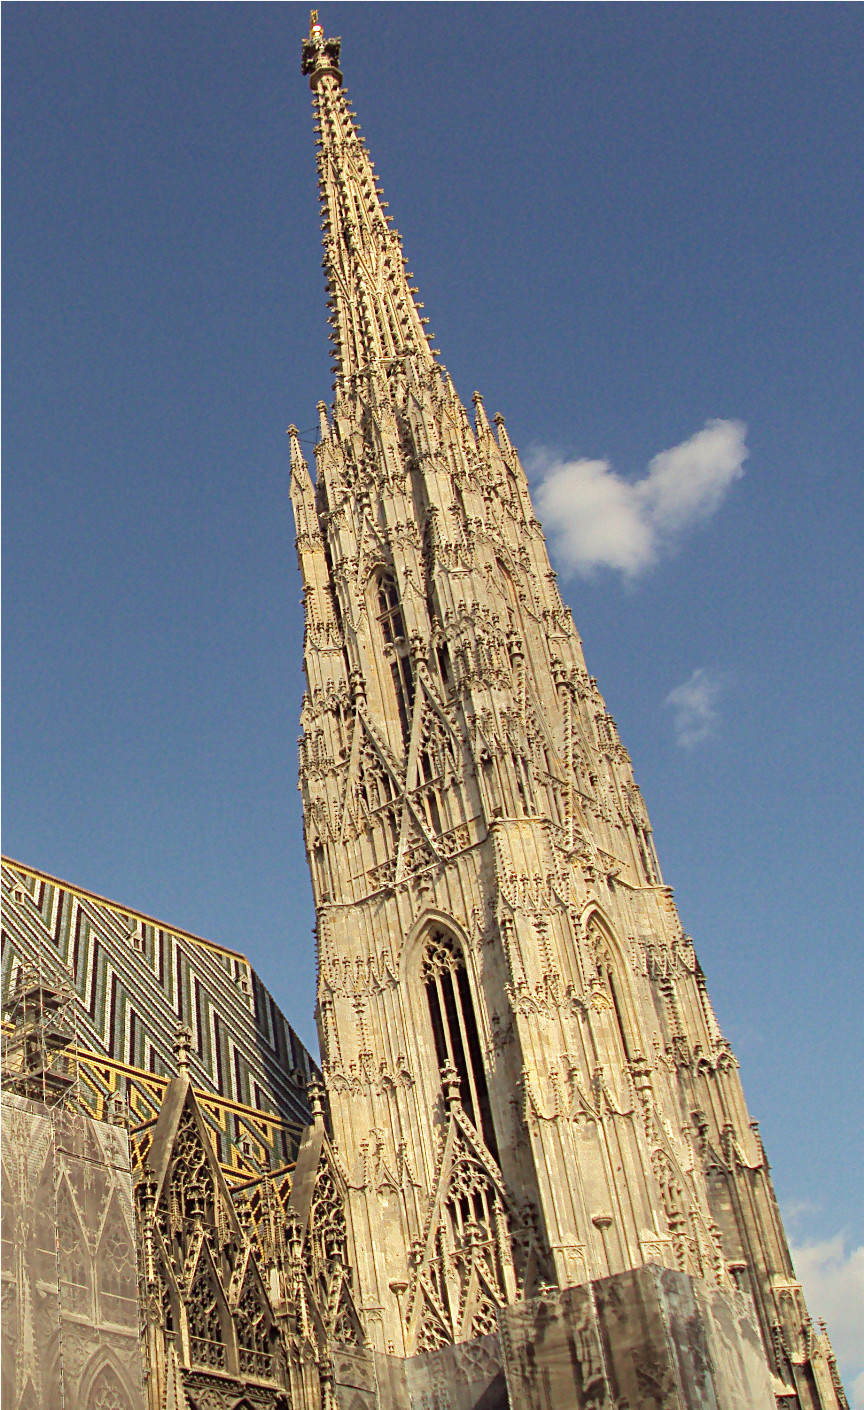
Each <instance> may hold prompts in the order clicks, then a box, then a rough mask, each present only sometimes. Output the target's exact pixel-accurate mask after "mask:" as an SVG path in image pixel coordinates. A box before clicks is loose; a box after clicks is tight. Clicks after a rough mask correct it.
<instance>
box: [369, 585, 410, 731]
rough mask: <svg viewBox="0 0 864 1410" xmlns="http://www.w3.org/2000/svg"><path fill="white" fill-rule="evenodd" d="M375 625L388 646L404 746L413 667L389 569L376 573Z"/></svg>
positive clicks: (408, 727) (400, 608) (408, 722)
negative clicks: (376, 601)
mask: <svg viewBox="0 0 864 1410" xmlns="http://www.w3.org/2000/svg"><path fill="white" fill-rule="evenodd" d="M378 625H379V627H380V628H381V635H382V637H383V639H384V645H385V647H388V646H389V648H390V652H389V653H388V654H389V656H390V674H391V676H392V679H393V689H394V691H395V695H396V708H397V709H398V711H399V723H400V725H401V726H402V738H403V741H404V743H405V747H406V748H407V747H408V739H409V737H410V734H411V711H412V709H413V706H414V667H413V666H412V664H411V651H410V647H409V644H408V640H407V638H406V634H405V619H404V617H403V615H402V604H401V602H400V601H399V589H398V587H397V585H396V579H395V578H394V576H393V574H392V573H388V572H382V573H380V574H379V577H378Z"/></svg>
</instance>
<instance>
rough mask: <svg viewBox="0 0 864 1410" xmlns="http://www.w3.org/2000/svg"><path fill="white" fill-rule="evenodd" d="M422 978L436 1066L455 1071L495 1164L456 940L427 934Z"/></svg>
mask: <svg viewBox="0 0 864 1410" xmlns="http://www.w3.org/2000/svg"><path fill="white" fill-rule="evenodd" d="M421 977H422V979H423V983H424V985H425V988H426V1000H427V1003H428V1005H429V1016H430V1018H431V1021H432V1032H433V1035H434V1039H435V1055H436V1057H437V1059H438V1066H439V1068H445V1067H453V1068H455V1070H456V1072H457V1073H458V1075H459V1079H460V1085H461V1100H462V1104H463V1106H464V1108H465V1111H466V1112H467V1114H468V1116H469V1118H470V1119H471V1121H472V1123H473V1124H474V1127H475V1129H476V1130H477V1131H478V1132H479V1133H480V1134H481V1135H482V1137H483V1140H484V1141H485V1143H486V1146H487V1148H488V1149H489V1150H490V1151H491V1153H492V1154H493V1155H494V1156H495V1159H496V1160H497V1158H498V1146H497V1142H496V1140H495V1128H494V1126H493V1122H492V1110H491V1106H490V1103H489V1089H488V1087H487V1084H486V1073H485V1070H484V1067H483V1057H482V1050H481V1046H480V1035H479V1033H478V1031H477V1021H476V1017H475V1014H474V1003H473V999H472V997H471V987H470V984H469V980H468V971H467V968H466V964H465V955H464V952H463V950H462V946H461V945H460V944H459V942H458V940H456V938H455V936H453V935H449V934H447V932H446V931H443V930H438V931H435V933H434V934H433V935H432V936H430V938H429V940H428V942H427V944H426V948H425V951H424V954H423V962H422V966H421Z"/></svg>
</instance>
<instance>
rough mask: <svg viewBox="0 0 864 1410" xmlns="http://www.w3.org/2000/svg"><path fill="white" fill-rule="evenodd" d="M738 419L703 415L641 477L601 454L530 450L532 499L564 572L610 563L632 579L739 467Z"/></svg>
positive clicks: (742, 452) (702, 511) (705, 509)
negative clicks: (628, 475) (534, 475)
mask: <svg viewBox="0 0 864 1410" xmlns="http://www.w3.org/2000/svg"><path fill="white" fill-rule="evenodd" d="M746 434H747V427H746V426H745V425H744V424H743V423H742V422H741V421H708V422H707V423H706V425H705V427H704V429H703V430H701V431H697V432H696V435H695V436H691V437H690V439H689V441H684V442H683V443H682V444H681V445H679V446H673V447H672V449H671V450H661V451H660V454H659V455H655V456H654V458H653V460H651V461H650V463H649V465H648V473H647V474H646V475H645V477H644V478H643V479H641V480H636V481H635V482H634V481H631V480H624V479H622V478H621V476H620V475H618V474H617V473H616V472H615V471H614V470H613V469H612V467H611V465H610V464H609V462H608V460H568V461H562V460H559V459H556V458H555V457H554V456H552V455H550V454H549V453H548V452H545V451H540V452H537V453H536V454H535V455H534V456H533V457H532V461H533V469H534V470H535V471H537V472H538V473H539V475H540V480H539V484H538V485H537V488H536V490H535V492H534V499H535V502H536V504H537V509H538V512H539V515H540V519H541V521H542V523H543V526H544V528H545V530H546V533H547V534H548V536H549V539H550V544H551V548H552V552H553V554H554V555H555V558H556V560H557V561H558V563H559V564H560V565H561V567H562V569H563V571H564V572H565V573H568V572H575V573H581V574H582V575H583V576H587V575H588V574H590V573H592V572H593V571H594V570H595V569H596V568H600V567H607V568H617V569H618V570H619V571H620V572H622V573H625V574H626V575H627V576H628V577H630V578H633V577H635V576H636V575H637V574H638V573H641V572H643V571H644V570H645V569H646V568H650V567H651V566H652V564H654V563H656V562H657V560H658V558H659V557H660V556H661V555H662V554H663V553H665V552H668V551H669V550H671V549H672V548H674V546H675V544H676V543H677V542H678V540H679V539H680V537H681V536H682V534H684V533H685V532H686V530H687V529H689V528H690V527H691V526H693V525H694V524H698V523H700V522H701V521H702V520H704V519H707V518H709V516H710V515H712V514H713V513H714V511H715V510H716V509H717V507H718V506H719V504H720V502H721V500H722V499H723V496H724V495H725V494H726V491H727V490H728V489H729V487H730V485H732V484H733V483H734V482H735V481H736V480H739V479H740V478H741V476H742V475H743V473H744V470H743V465H744V461H745V459H746V457H747V447H746V445H745V444H744V437H745V435H746Z"/></svg>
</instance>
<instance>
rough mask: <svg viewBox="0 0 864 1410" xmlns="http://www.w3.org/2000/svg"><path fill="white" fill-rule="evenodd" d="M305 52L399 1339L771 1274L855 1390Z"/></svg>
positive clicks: (387, 1226)
mask: <svg viewBox="0 0 864 1410" xmlns="http://www.w3.org/2000/svg"><path fill="white" fill-rule="evenodd" d="M303 72H304V73H305V74H307V75H308V77H309V80H310V85H311V88H312V92H313V95H314V104H315V111H316V119H317V126H316V132H317V134H318V142H317V146H318V170H319V178H320V190H321V206H322V230H323V233H324V240H323V244H324V261H323V263H324V269H325V272H326V279H327V286H328V291H329V298H328V307H329V309H330V319H329V321H330V324H331V326H332V333H331V340H332V343H333V350H334V368H333V370H334V373H335V377H336V381H335V388H334V391H335V396H334V402H333V407H332V416H331V417H328V409H327V407H326V406H325V405H324V403H323V402H322V403H319V408H318V409H319V415H320V440H319V443H318V445H317V446H316V452H315V454H316V462H317V476H316V480H315V483H314V484H313V481H312V479H311V477H310V474H309V471H308V469H307V465H306V463H305V461H304V459H303V455H302V452H301V448H300V443H299V439H298V437H297V434H296V431H295V430H294V428H293V427H292V428H291V430H292V438H291V491H292V498H293V503H294V509H295V515H296V523H297V549H298V555H299V561H300V569H301V573H302V577H303V590H304V596H305V604H306V639H305V669H306V675H307V678H308V692H307V694H306V696H305V699H304V704H303V710H302V731H303V732H302V737H301V743H300V760H301V762H300V787H301V790H302V795H303V806H304V816H305V830H306V844H307V849H308V856H309V863H310V866H311V870H312V882H313V888H314V896H315V904H316V908H317V915H318V945H319V990H318V1024H319V1032H320V1038H321V1046H322V1055H323V1061H324V1071H325V1075H326V1081H327V1088H328V1092H329V1101H330V1110H331V1115H332V1127H333V1135H334V1140H335V1143H336V1146H337V1149H338V1151H339V1152H340V1153H341V1160H342V1161H343V1163H344V1173H345V1176H346V1180H347V1185H348V1190H349V1205H350V1217H351V1222H352V1226H353V1231H354V1241H355V1246H356V1250H357V1260H358V1264H357V1279H358V1294H359V1299H360V1303H361V1307H362V1313H363V1316H364V1318H365V1322H366V1326H367V1329H368V1332H369V1335H370V1337H371V1338H372V1340H373V1342H374V1344H375V1345H377V1346H378V1347H379V1349H381V1350H391V1351H395V1353H396V1354H397V1355H412V1354H414V1353H415V1352H417V1351H423V1350H430V1349H433V1348H436V1347H439V1346H442V1345H445V1344H447V1343H451V1342H460V1341H465V1340H469V1339H471V1338H473V1337H477V1336H480V1335H482V1334H484V1333H486V1332H489V1331H490V1330H492V1329H494V1326H495V1314H496V1310H497V1309H498V1308H500V1307H502V1306H506V1305H508V1304H511V1303H513V1302H515V1301H517V1300H519V1299H520V1298H524V1297H531V1296H532V1295H535V1294H536V1293H537V1292H538V1291H542V1290H544V1289H547V1288H549V1287H554V1286H556V1285H557V1286H558V1287H559V1288H564V1287H568V1286H571V1285H574V1284H584V1283H586V1282H587V1281H589V1280H591V1279H596V1278H600V1277H604V1276H608V1275H613V1274H617V1273H623V1272H624V1271H625V1270H628V1269H634V1268H638V1267H639V1266H640V1265H643V1264H645V1263H646V1262H649V1261H650V1262H653V1263H655V1264H660V1265H665V1266H667V1267H670V1268H673V1269H678V1270H680V1271H682V1272H687V1273H690V1274H692V1275H695V1276H696V1277H698V1278H701V1279H704V1280H707V1281H708V1282H709V1283H712V1284H714V1285H715V1286H716V1285H718V1284H719V1285H721V1286H723V1285H726V1286H728V1285H731V1284H732V1283H733V1282H737V1283H738V1284H739V1285H740V1286H742V1287H746V1288H747V1289H748V1290H749V1291H750V1292H751V1293H752V1295H753V1298H754V1300H755V1303H756V1307H757V1311H758V1315H759V1319H760V1323H761V1327H762V1333H763V1340H764V1348H765V1354H766V1356H767V1358H768V1361H769V1364H770V1367H771V1370H772V1373H773V1375H774V1378H775V1381H774V1384H775V1388H776V1389H777V1393H778V1395H784V1394H785V1395H786V1396H788V1400H787V1402H786V1403H787V1404H789V1405H801V1406H802V1407H803V1406H807V1407H811V1406H814V1407H815V1406H817V1405H821V1404H825V1405H832V1406H833V1405H835V1404H839V1403H841V1402H839V1401H838V1400H836V1399H835V1398H834V1395H833V1391H832V1388H831V1385H830V1384H829V1380H826V1377H825V1374H824V1373H823V1372H824V1365H825V1363H824V1361H823V1362H822V1363H821V1366H822V1370H820V1371H819V1374H818V1376H817V1372H816V1371H815V1370H814V1363H813V1355H814V1354H815V1353H814V1348H816V1343H817V1342H818V1340H819V1339H818V1337H816V1336H814V1333H813V1331H812V1329H811V1327H810V1323H809V1320H808V1318H807V1313H806V1309H805V1307H804V1303H803V1300H802V1296H801V1290H800V1286H799V1285H798V1283H797V1282H796V1280H795V1275H794V1272H793V1269H792V1265H791V1263H790V1260H789V1255H788V1251H787V1247H786V1242H785V1238H784V1234H783V1231H782V1227H781V1223H780V1218H779V1214H778V1211H777V1206H776V1203H775V1199H774V1195H773V1191H772V1186H771V1179H770V1174H769V1169H768V1165H767V1163H766V1160H765V1155H764V1152H763V1150H762V1147H761V1145H760V1141H759V1137H758V1134H757V1130H756V1127H755V1125H754V1124H753V1123H752V1122H751V1120H750V1118H749V1115H748V1112H747V1108H746V1105H745V1103H744V1098H743V1095H742V1091H741V1086H740V1083H739V1079H738V1071H737V1064H736V1062H735V1058H734V1057H733V1055H732V1053H731V1051H730V1048H729V1044H728V1043H727V1042H726V1041H725V1039H724V1038H723V1036H722V1034H721V1032H720V1030H719V1028H718V1025H717V1022H716V1020H715V1017H714V1014H713V1012H712V1009H711V1004H710V1002H709V999H708V995H707V992H706V988H705V981H704V977H703V974H702V971H701V969H700V967H699V963H698V960H697V959H696V956H695V954H694V951H693V945H692V942H691V941H690V939H689V937H688V936H686V935H685V934H684V933H683V931H682V928H681V924H680V921H679V919H678V915H677V912H676V909H675V906H674V903H673V900H672V893H671V891H670V889H669V888H668V887H667V886H665V885H664V883H663V880H662V877H661V875H660V869H659V865H658V862H657V857H656V853H655V850H654V844H653V841H652V835H651V826H650V823H649V821H648V817H647V814H646V811H645V806H644V804H643V801H642V798H641V796H640V793H639V789H638V786H637V785H636V783H635V781H634V778H633V772H632V768H631V764H630V759H629V756H628V754H627V751H626V750H625V748H624V746H623V745H622V743H621V741H620V739H619V737H618V733H617V730H616V728H615V723H614V721H613V719H612V717H611V715H610V714H609V712H608V711H607V709H606V706H605V704H604V701H603V698H602V697H601V695H600V693H599V691H598V689H597V686H596V683H595V681H594V680H593V679H592V677H591V676H589V674H588V672H587V670H586V668H585V662H584V659H583V655H582V648H581V643H580V639H579V635H578V633H577V631H576V628H575V626H574V624H573V620H572V617H571V615H570V612H569V611H568V609H567V608H566V607H565V606H564V604H563V602H562V600H561V597H560V594H559V591H558V587H557V585H556V580H555V574H554V572H553V571H552V570H551V568H550V564H549V558H548V555H547V551H546V545H545V542H544V538H543V534H542V531H541V528H540V525H539V523H538V521H537V519H536V518H535V516H534V513H533V510H532V507H531V500H530V497H529V492H528V485H527V481H526V477H525V473H524V471H523V469H522V466H521V464H520V462H519V457H518V455H517V453H516V450H515V448H514V446H513V445H512V443H511V441H510V439H509V437H508V435H507V431H506V429H505V427H504V422H503V420H502V418H501V417H500V416H496V417H495V430H493V429H492V427H491V426H490V424H489V421H488V419H487V416H486V413H485V411H484V409H483V402H482V400H481V398H480V397H479V395H475V397H474V399H473V400H474V408H475V415H474V421H473V424H472V422H471V420H469V417H468V415H467V414H466V411H465V409H464V407H463V405H462V403H461V402H460V400H459V398H458V396H457V394H456V391H455V389H454V387H453V383H452V382H451V380H450V378H449V377H448V375H447V373H446V372H445V370H444V369H443V368H442V367H441V365H440V364H439V363H438V362H437V361H436V350H434V349H433V348H432V347H431V346H430V343H429V339H428V337H427V334H426V332H425V327H424V325H425V324H426V321H427V320H426V319H424V318H422V317H421V316H420V310H421V309H422V307H423V305H422V304H420V303H417V302H416V301H415V295H416V293H417V290H416V289H414V288H413V287H412V286H411V285H410V283H409V280H410V278H411V276H410V274H407V273H406V270H405V261H404V259H403V255H402V247H401V243H400V240H399V236H398V234H397V233H396V232H395V230H393V229H391V227H390V217H389V216H387V215H385V203H384V202H383V201H382V200H381V198H380V192H379V189H378V186H377V183H376V178H375V176H374V172H373V164H372V162H371V161H370V159H369V156H368V153H367V151H366V148H365V145H364V143H363V140H362V138H361V137H360V136H359V135H358V133H359V129H358V128H357V126H356V125H355V122H354V115H353V113H352V111H351V109H350V108H349V105H348V101H347V96H346V92H345V89H344V88H343V85H342V75H341V73H340V70H339V41H338V40H335V39H326V38H325V37H324V31H323V29H322V27H321V25H320V24H318V22H317V17H316V16H315V15H314V13H313V19H312V24H311V30H310V34H309V36H308V38H307V39H306V41H305V42H304V45H303ZM817 1359H818V1358H817ZM818 1369H819V1368H817V1370H818ZM829 1379H830V1378H829ZM817 1380H818V1381H820V1382H821V1388H820V1386H819V1385H817ZM841 1394H842V1392H841Z"/></svg>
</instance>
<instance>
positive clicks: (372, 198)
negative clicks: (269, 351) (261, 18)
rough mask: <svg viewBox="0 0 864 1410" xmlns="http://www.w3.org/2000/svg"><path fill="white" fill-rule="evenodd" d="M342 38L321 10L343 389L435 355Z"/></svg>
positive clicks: (320, 134) (319, 74)
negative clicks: (354, 103)
mask: <svg viewBox="0 0 864 1410" xmlns="http://www.w3.org/2000/svg"><path fill="white" fill-rule="evenodd" d="M339 49H340V41H339V40H338V39H326V38H325V36H324V29H323V26H322V25H321V24H320V22H319V20H318V12H317V10H313V11H312V15H311V19H310V25H309V34H308V36H307V37H306V39H305V40H304V41H303V72H304V74H306V75H308V77H309V86H310V88H311V89H312V92H313V94H314V103H315V115H316V133H317V138H318V140H317V144H316V145H317V147H318V157H317V160H318V185H319V189H320V193H321V228H322V231H323V232H324V239H323V244H324V269H325V271H326V276H327V289H328V306H329V308H330V317H329V322H330V325H331V328H332V332H331V335H330V340H331V342H332V344H333V372H334V373H335V375H336V378H337V386H338V385H340V384H341V385H343V386H346V385H349V384H351V382H352V379H355V378H357V377H359V376H362V375H363V374H368V373H372V372H373V371H374V370H376V369H381V370H384V371H387V370H389V369H390V368H391V367H393V366H394V364H396V363H398V362H402V361H403V360H404V359H405V358H406V357H411V356H414V357H417V358H419V360H420V361H421V363H422V364H424V365H426V366H429V365H430V364H431V363H432V358H433V351H432V349H431V347H430V345H429V339H428V337H427V334H426V332H425V328H424V324H425V323H426V321H427V320H426V319H424V318H421V316H420V313H419V308H422V304H420V305H419V307H418V305H417V304H415V302H414V297H413V296H414V294H415V293H416V290H414V289H412V288H411V287H409V284H408V279H407V277H406V273H405V261H404V259H403V255H402V244H401V241H400V239H399V235H398V234H397V232H396V231H395V230H391V229H390V225H389V217H388V216H387V215H386V214H385V210H386V205H387V203H386V201H383V200H382V199H381V193H380V188H379V187H378V184H377V182H376V178H375V174H374V169H373V164H372V162H371V161H370V159H369V154H368V152H367V150H366V145H365V143H364V141H363V139H362V137H360V135H359V128H358V127H357V125H356V124H355V121H354V114H353V113H352V111H351V109H350V107H349V105H348V97H347V92H346V90H345V88H344V87H343V86H342V73H341V70H340V68H339Z"/></svg>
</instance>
